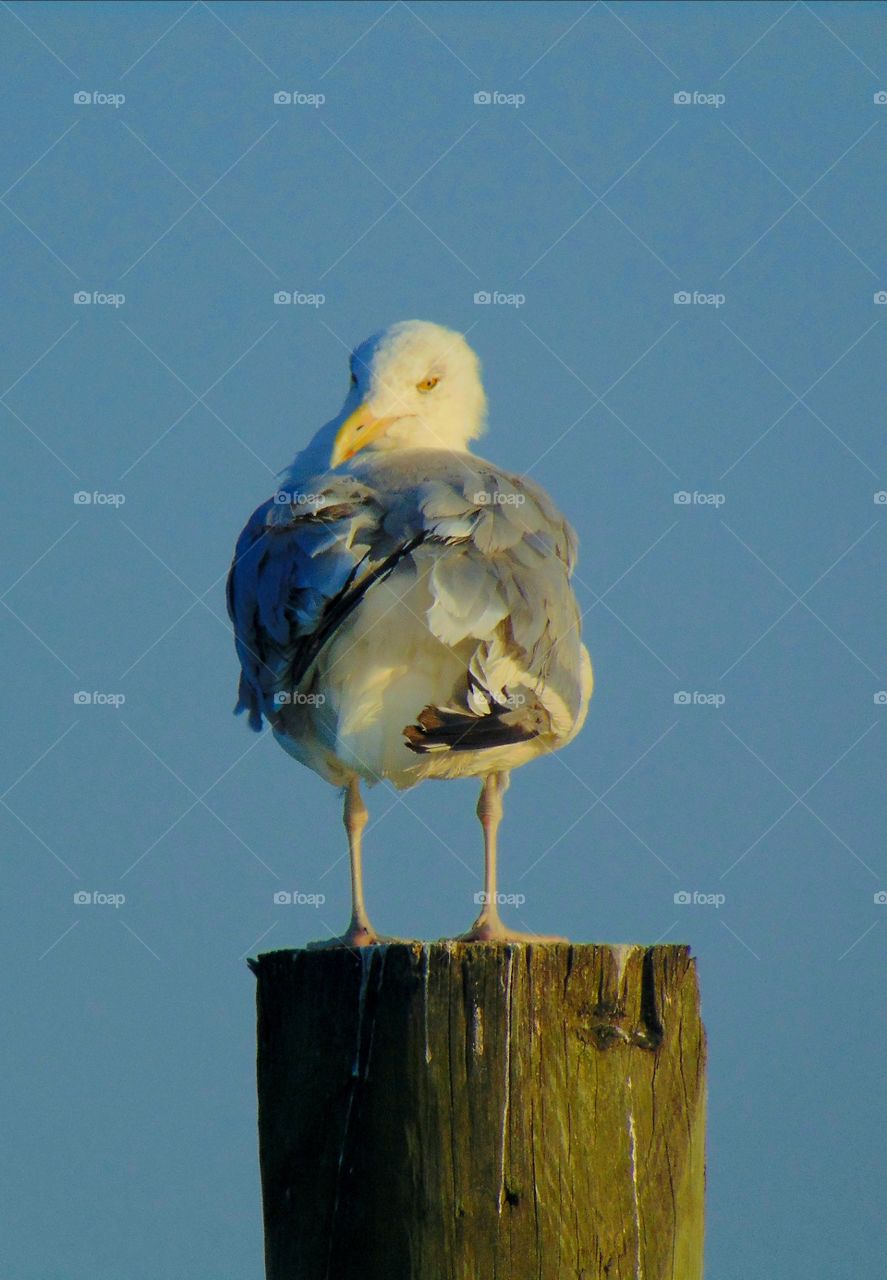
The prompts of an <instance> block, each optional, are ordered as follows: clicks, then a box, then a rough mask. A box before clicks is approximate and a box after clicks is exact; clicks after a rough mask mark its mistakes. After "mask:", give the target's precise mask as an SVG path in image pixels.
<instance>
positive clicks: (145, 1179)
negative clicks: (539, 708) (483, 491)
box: [0, 2, 887, 1280]
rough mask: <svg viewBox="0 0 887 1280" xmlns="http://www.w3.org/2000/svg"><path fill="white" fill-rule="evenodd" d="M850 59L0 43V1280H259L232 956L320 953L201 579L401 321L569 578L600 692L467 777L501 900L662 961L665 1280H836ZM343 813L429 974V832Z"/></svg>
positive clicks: (720, 10) (308, 846) (835, 42)
mask: <svg viewBox="0 0 887 1280" xmlns="http://www.w3.org/2000/svg"><path fill="white" fill-rule="evenodd" d="M884 18H885V12H884V6H883V5H882V4H855V3H849V2H842V3H840V4H805V3H794V4H793V3H785V4H756V3H746V4H687V5H685V4H670V3H655V4H647V3H631V4H624V3H623V4H605V3H597V4H591V5H588V4H582V3H579V4H573V3H544V4H537V3H526V4H517V5H512V4H474V3H471V4H463V3H451V2H448V3H430V4H422V3H417V4H410V5H406V4H400V3H395V4H391V5H386V4H385V3H380V4H375V3H366V4H365V3H355V4H339V3H331V4H324V5H316V4H311V5H308V4H300V3H294V4H293V3H280V4H240V3H230V4H219V3H213V4H209V5H206V4H201V3H196V4H190V5H189V4H184V3H183V4H179V3H169V4H165V3H163V4H160V3H139V4H90V3H78V4H44V3H34V4H28V5H24V4H22V3H13V4H10V5H3V7H2V9H0V27H2V35H3V49H4V53H3V55H2V57H3V60H4V64H5V65H4V72H3V76H2V77H0V96H2V99H3V108H4V109H3V112H2V119H3V125H2V128H3V141H4V147H3V155H4V171H3V179H2V183H0V187H2V188H3V195H2V204H0V234H2V237H3V245H2V249H3V255H2V256H3V263H4V266H3V277H4V287H3V302H4V307H5V311H6V322H7V323H6V339H7V340H6V342H5V343H4V348H3V350H2V352H0V381H2V387H0V392H2V394H0V406H2V412H0V421H2V428H3V441H4V450H5V458H6V462H5V466H4V477H5V486H4V501H3V506H2V521H3V539H4V547H5V551H6V555H5V569H4V578H5V581H4V583H3V585H2V589H0V594H2V603H3V606H4V607H3V609H2V610H0V625H2V639H3V643H4V645H5V653H6V671H7V679H6V695H7V696H6V702H7V708H8V713H9V725H10V728H9V730H8V731H7V733H6V734H5V735H4V737H3V740H2V744H0V753H2V758H3V759H2V777H3V784H2V790H3V796H2V803H3V807H2V808H0V824H2V828H3V839H4V848H5V864H6V892H5V893H4V895H3V906H2V912H3V930H2V936H3V943H2V946H3V952H4V954H3V964H4V971H5V974H6V989H7V998H6V1017H5V1020H4V1021H5V1034H6V1036H7V1037H8V1045H7V1048H6V1052H5V1055H4V1056H5V1061H6V1063H7V1088H6V1091H5V1092H6V1097H7V1103H8V1104H11V1105H10V1112H11V1114H10V1116H9V1118H8V1119H7V1122H6V1130H7V1134H8V1137H7V1142H6V1149H7V1161H6V1172H5V1174H4V1179H5V1183H6V1185H5V1187H4V1193H3V1201H4V1204H5V1206H6V1210H7V1213H8V1215H9V1218H10V1222H9V1225H8V1228H7V1233H6V1235H7V1262H6V1270H5V1275H6V1276H8V1277H9V1280H154V1278H155V1277H156V1276H158V1275H164V1276H167V1277H170V1280H179V1278H181V1280H185V1278H186V1277H187V1280H228V1278H229V1277H230V1278H231V1280H234V1277H237V1280H244V1278H256V1280H257V1278H258V1277H259V1276H260V1275H261V1273H262V1263H261V1224H260V1206H259V1195H258V1176H257V1166H256V1154H255V1114H254V1076H253V1071H254V1012H253V979H252V977H251V975H250V974H249V973H248V971H247V969H246V965H245V962H244V957H245V956H246V955H247V954H254V953H255V952H256V951H257V950H263V949H268V948H271V947H282V946H290V945H300V944H302V943H304V942H305V941H306V940H308V939H309V938H312V937H317V936H322V935H324V934H325V933H327V932H329V931H331V930H333V929H339V928H341V927H342V926H343V925H344V923H345V920H346V918H347V910H348V877H347V866H346V863H345V862H344V860H343V834H342V829H341V825H340V814H339V800H338V797H337V795H336V794H335V792H333V791H332V790H331V789H329V788H328V787H327V786H326V785H325V784H323V783H322V782H321V781H320V780H319V779H317V778H316V777H315V776H314V775H313V774H311V773H309V772H307V771H305V770H303V769H300V768H299V767H298V766H296V765H295V764H294V762H293V761H291V760H290V759H289V758H288V757H286V756H285V755H284V753H283V752H281V751H280V750H279V749H278V748H276V747H275V746H274V744H273V742H271V741H270V740H268V739H267V738H266V737H262V738H256V737H254V736H252V735H250V734H249V733H248V731H247V729H246V727H245V725H244V723H243V721H241V720H236V719H234V717H233V716H232V715H231V709H232V706H233V703H234V697H235V680H236V662H235V658H234V653H233V648H232V644H231V639H230V634H229V631H228V625H227V621H226V618H225V614H224V597H223V588H224V575H225V573H226V570H227V565H228V561H229V559H230V554H231V549H232V546H233V543H234V539H235V537H236V535H237V533H238V531H239V529H240V528H241V525H242V524H243V522H244V520H245V519H246V517H247V515H248V514H249V512H250V511H251V510H252V509H253V507H255V506H256V505H257V504H258V503H259V502H260V501H261V500H262V499H263V498H264V497H266V496H267V494H268V493H269V492H270V491H271V490H272V488H273V487H274V484H275V474H276V473H277V472H278V471H279V470H280V469H282V468H283V467H284V466H285V465H286V464H287V463H288V462H289V460H290V459H291V458H292V456H293V455H294V453H295V452H296V451H297V450H298V449H299V448H300V447H301V445H302V444H303V443H304V442H305V441H306V440H307V439H308V438H309V437H310V436H311V435H312V434H313V432H314V431H315V429H316V428H317V427H318V426H319V425H320V424H321V423H322V422H324V421H326V420H327V419H328V418H329V417H331V416H332V414H333V413H334V412H335V411H336V410H337V409H338V407H339V405H340V404H341V401H342V399H343V397H344V395H345V392H346V389H347V376H348V373H347V351H348V349H349V348H350V346H351V345H352V344H353V343H355V342H357V341H359V340H360V339H362V338H364V337H365V336H367V335H368V334H369V333H371V332H373V331H374V330H376V329H378V328H379V327H381V326H383V325H385V324H387V323H390V322H392V321H395V320H398V319H405V318H412V317H418V318H422V319H429V320H435V321H438V322H440V323H443V324H446V325H450V326H453V327H457V328H459V329H461V330H463V331H465V332H467V333H468V335H469V341H470V342H471V343H472V344H473V345H474V346H475V348H476V350H477V351H478V352H479V354H480V356H481V359H482V361H483V364H484V370H485V382H486V387H487V392H488V395H489V400H490V429H489V432H488V435H487V437H486V438H485V439H484V441H483V442H482V452H483V453H484V454H485V455H486V456H489V457H490V458H492V459H493V460H495V461H496V462H497V463H499V464H501V465H503V466H505V467H507V468H510V469H513V470H516V471H521V472H527V473H529V474H531V475H532V476H533V477H534V478H535V479H536V480H538V481H539V482H541V483H542V484H543V485H545V486H546V487H547V488H548V489H549V491H550V492H551V493H552V495H553V496H554V497H555V498H556V500H557V501H558V503H559V504H560V505H561V506H562V508H563V509H564V510H565V511H566V512H567V513H568V515H569V516H570V518H571V519H572V521H573V522H574V524H575V526H576V528H577V530H578V532H579V536H580V539H581V559H580V563H579V569H578V574H577V583H576V585H577V594H578V597H579V600H580V603H581V606H582V608H583V610H586V611H587V614H586V618H585V623H584V627H585V636H586V642H587V644H588V646H589V648H590V650H591V653H592V658H593V660H594V664H595V671H596V677H597V689H596V692H595V696H594V699H593V703H592V708H591V713H590V716H589V720H588V723H587V726H586V728H585V730H584V732H583V734H582V735H581V737H580V738H579V739H578V740H577V741H576V742H575V743H574V744H573V745H571V747H570V748H569V749H568V750H567V751H565V752H564V753H563V754H562V756H560V757H558V758H555V759H549V760H544V761H540V762H538V763H536V764H534V765H532V766H530V767H528V768H526V769H524V770H523V771H521V772H520V773H518V774H516V775H515V776H514V778H513V783H512V787H511V790H510V792H509V794H508V797H507V801H506V818H505V824H504V827H503V832H502V858H501V870H500V877H501V889H502V891H503V892H510V893H519V894H522V895H523V896H524V897H525V899H526V901H525V903H524V904H523V905H522V906H521V909H520V914H521V919H522V921H523V923H524V925H525V926H529V927H532V928H534V929H538V930H539V931H541V932H552V931H554V932H558V933H565V934H568V935H569V936H570V937H571V938H572V939H573V940H575V941H602V940H615V941H638V942H646V943H651V942H653V941H656V940H667V941H689V942H690V943H691V944H692V946H693V948H694V951H695V954H696V955H697V956H698V960H699V966H700V973H701V982H702V990H703V998H704V1013H705V1018H706V1023H707V1027H708V1031H709V1037H710V1086H709V1087H710V1112H709V1214H708V1274H709V1275H710V1276H712V1277H717V1280H734V1278H735V1280H745V1277H747V1276H749V1275H754V1274H779V1276H780V1277H782V1278H783V1280H795V1278H797V1280H801V1278H802V1277H803V1280H809V1277H812V1276H826V1275H834V1274H842V1275H850V1274H854V1275H866V1274H868V1275H871V1274H873V1273H874V1271H875V1269H876V1267H877V1265H878V1262H879V1261H880V1260H881V1259H882V1258H883V1251H884V1247H885V1241H884V1238H883V1225H882V1226H881V1227H879V1226H878V1222H879V1221H883V1215H881V1214H879V1213H876V1206H875V1199H874V1196H875V1192H874V1187H875V1185H876V1179H875V1178H874V1177H873V1171H874V1168H875V1166H876V1165H877V1164H879V1163H880V1162H881V1161H882V1158H883V1157H882V1141H881V1139H880V1137H879V1133H878V1130H879V1121H880V1114H881V1111H882V1110H883V1102H882V1076H883V1060H884V1058H883V1055H884V1047H885V1046H884V1043H883V1032H884V1019H883V986H884V983H883V971H884V970H883V966H884V946H885V919H887V916H885V913H887V905H885V904H884V903H882V902H879V901H878V900H877V896H876V895H877V894H878V893H880V892H881V891H882V890H885V889H887V877H885V871H884V866H883V833H884V820H885V813H884V786H883V779H884V764H885V733H887V725H885V723H884V722H885V718H887V693H885V694H884V696H883V698H879V697H878V695H879V693H881V692H882V691H884V690H887V661H885V649H884V636H885V623H887V618H885V597H884V589H883V576H884V575H883V564H884V538H885V527H884V526H885V521H887V492H885V491H887V455H885V437H884V430H883V403H884V385H883V382H884V369H885V360H884V337H885V325H884V320H885V319H887V305H885V304H887V294H881V291H882V290H884V289H887V268H885V263H884V234H883V229H884V207H885V173H887V167H885V163H884V128H885V120H887V97H885V94H887V56H885V53H887V51H885V36H884V32H885V26H884ZM75 95H80V99H81V100H77V98H76V96H75ZM83 95H86V100H83ZM275 95H284V97H286V95H289V99H290V100H289V101H283V102H280V101H275ZM476 95H480V99H479V100H476ZM676 95H677V96H676ZM879 98H880V100H879ZM281 292H282V293H285V294H289V295H291V296H292V295H296V299H297V300H296V301H295V302H289V303H275V294H278V293H281ZM478 294H480V295H490V297H491V300H490V301H487V302H484V301H476V300H475V297H476V295H478ZM879 294H881V297H880V299H879ZM76 295H85V296H86V297H88V299H89V301H78V300H77V297H76ZM879 494H883V495H884V501H883V502H882V501H879V500H878V496H877V495H879ZM77 495H81V498H80V500H78V499H77ZM82 495H86V497H87V498H88V499H89V500H88V501H86V500H83V497H82ZM78 695H81V696H79V697H78ZM83 695H86V696H83ZM443 785H446V786H447V788H448V790H447V792H446V798H445V802H444V803H442V801H444V795H445V793H444V792H443V791H442V789H441V788H442V786H443ZM369 802H370V807H371V812H372V821H373V825H372V827H371V828H370V830H369V832H368V836H367V840H366V862H367V868H366V875H367V893H368V899H369V906H370V910H371V913H372V916H373V919H374V921H375V922H376V923H377V924H378V926H379V927H380V928H382V929H385V930H386V931H391V932H396V933H401V934H406V935H412V936H418V937H425V938H435V937H439V936H441V935H444V934H452V933H454V932H457V931H459V930H461V929H463V928H464V927H466V926H467V925H468V924H469V922H470V920H471V918H472V916H473V913H474V902H473V895H474V893H475V892H476V891H477V889H478V888H479V887H480V883H481V882H480V876H481V871H482V857H481V843H480V838H479V837H480V833H479V829H478V827H477V822H476V819H475V817H474V803H475V788H474V785H473V784H470V783H452V784H428V785H426V786H425V787H423V788H420V789H419V790H417V791H414V792H410V793H408V794H406V795H404V796H401V797H397V796H395V795H393V794H392V793H390V792H389V791H387V790H386V789H385V788H382V787H380V788H378V789H376V790H375V791H374V792H373V793H372V794H371V795H370V798H369ZM456 853H458V855H459V858H457V857H456V856H454V854H456ZM460 859H464V860H465V861H467V862H468V863H469V864H470V865H471V866H472V868H473V869H474V873H475V874H474V875H473V876H472V875H470V874H469V873H468V872H466V870H465V868H464V866H463V865H462V864H461V861H460ZM280 891H285V892H290V893H292V892H297V893H302V894H309V895H318V894H322V895H324V897H325V902H324V903H323V905H322V906H321V907H314V906H307V905H301V906H299V905H290V906H281V905H276V904H275V902H274V894H275V893H277V892H280ZM76 894H89V895H92V898H93V900H92V901H90V902H78V901H76V900H75V895H76ZM95 895H99V898H98V900H95ZM121 895H122V899H123V900H121ZM676 895H678V897H677V898H676ZM682 895H689V896H690V901H689V902H686V901H683V900H682ZM712 898H714V899H715V900H716V901H717V902H718V905H714V902H713V901H712V900H711V899H712ZM876 1260H878V1262H876Z"/></svg>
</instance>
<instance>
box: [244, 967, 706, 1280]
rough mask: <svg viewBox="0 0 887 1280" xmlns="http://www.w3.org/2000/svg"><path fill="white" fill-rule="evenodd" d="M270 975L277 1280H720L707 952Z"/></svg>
mask: <svg viewBox="0 0 887 1280" xmlns="http://www.w3.org/2000/svg"><path fill="white" fill-rule="evenodd" d="M250 963H251V966H252V968H253V969H254V971H255V973H256V976H257V978H258V1036H259V1040H258V1095H259V1139H260V1155H261V1172H262V1193H263V1200H264V1216H265V1253H266V1266H267V1276H268V1280H579V1278H580V1277H581V1278H582V1280H628V1278H629V1277H631V1278H632V1280H666V1277H667V1278H668V1280H701V1277H702V1236H703V1191H704V1180H705V1169H704V1135H705V1035H704V1031H703V1028H702V1024H701V1021H700V1016H699V997H698V989H697V983H696V969H695V961H694V960H692V959H691V958H690V955H689V948H688V947H685V946H655V947H647V948H644V947H616V946H591V945H588V946H585V945H583V946H573V945H570V944H568V943H557V944H545V945H541V944H540V945H532V946H530V945H526V944H514V945H508V946H502V945H498V946H497V945H489V944H480V945H479V944H465V943H458V942H443V943H434V944H430V945H422V944H418V943H416V944H397V945H391V946H387V947H376V948H371V949H368V950H365V951H363V952H362V953H360V954H357V953H354V952H351V951H345V950H331V951H275V952H270V953H268V954H266V955H262V956H260V957H259V958H258V960H256V961H251V962H250Z"/></svg>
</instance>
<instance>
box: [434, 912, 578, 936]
mask: <svg viewBox="0 0 887 1280" xmlns="http://www.w3.org/2000/svg"><path fill="white" fill-rule="evenodd" d="M455 941H456V942H567V941H568V939H567V938H561V937H558V936H557V935H556V934H546V933H521V931H520V930H519V929H509V928H508V927H507V926H506V925H505V924H503V923H502V921H501V920H500V919H499V918H498V917H490V916H479V917H478V919H477V920H475V922H474V924H473V925H472V926H471V928H470V929H469V930H468V932H467V933H460V934H458V935H457V937H456V938H455Z"/></svg>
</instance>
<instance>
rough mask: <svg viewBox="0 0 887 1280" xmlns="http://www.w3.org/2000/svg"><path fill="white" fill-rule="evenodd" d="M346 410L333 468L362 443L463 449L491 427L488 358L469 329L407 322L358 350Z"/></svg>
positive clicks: (362, 446)
mask: <svg viewBox="0 0 887 1280" xmlns="http://www.w3.org/2000/svg"><path fill="white" fill-rule="evenodd" d="M352 406H353V407H352ZM345 410H347V411H349V412H348V416H347V417H346V419H345V421H344V423H343V424H342V426H341V427H340V429H339V432H338V434H337V436H336V439H335V442H334V444H333V452H332V457H331V459H330V466H332V467H338V466H339V465H340V464H341V463H343V462H347V461H348V459H349V458H353V457H354V455H355V454H356V453H357V452H358V450H360V449H449V450H456V451H463V450H465V449H467V447H468V442H469V440H473V439H474V438H475V437H476V436H479V435H480V434H481V432H482V431H483V428H484V417H485V414H486V397H485V396H484V389H483V384H482V383H481V376H480V361H479V360H478V358H477V356H476V355H475V354H474V352H473V351H472V350H471V347H469V345H468V343H467V342H466V341H465V339H464V338H463V336H462V334H461V333H456V332H455V331H454V330H452V329H445V328H443V326H442V325H439V324H430V323H429V322H428V321H425V320H402V321H401V322H400V323H399V324H393V325H391V326H390V328H388V329H384V330H383V331H382V332H381V333H376V334H374V335H373V336H372V337H371V338H367V339H366V341H365V342H362V343H361V344H360V346H359V347H357V349H356V350H355V351H354V352H353V354H352V356H351V391H350V392H349V396H348V400H346V402H345Z"/></svg>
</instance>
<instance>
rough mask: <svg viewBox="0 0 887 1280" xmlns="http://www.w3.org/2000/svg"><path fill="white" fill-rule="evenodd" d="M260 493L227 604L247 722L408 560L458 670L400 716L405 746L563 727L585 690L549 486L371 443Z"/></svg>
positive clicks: (567, 540) (271, 710)
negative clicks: (304, 477)
mask: <svg viewBox="0 0 887 1280" xmlns="http://www.w3.org/2000/svg"><path fill="white" fill-rule="evenodd" d="M354 472H355V473H356V474H350V475H345V476H340V475H332V474H330V475H327V476H324V477H322V478H321V479H320V480H318V481H315V482H314V486H313V488H314V489H315V492H312V493H308V494H288V495H284V497H285V498H287V499H299V500H298V501H295V500H293V501H290V500H287V501H283V502H281V501H280V500H279V498H280V496H281V495H278V496H277V498H276V499H273V500H271V501H269V502H266V503H264V504H263V505H262V506H261V507H259V508H258V510H257V511H256V512H255V513H254V514H253V516H252V517H251V519H250V521H249V522H248V524H247V526H246V528H245V529H244V531H243V533H242V534H241V536H240V539H239V541H238V544H237V548H236V551H235V557H234V562H233V564H232V567H231V571H230V574H229V577H228V609H229V613H230V616H231V618H232V621H233V623H234V630H235V640H236V647H237V654H238V657H239V659H240V664H241V672H242V674H241V679H240V697H239V702H238V706H237V710H238V711H243V710H247V711H248V712H249V719H250V725H251V726H252V727H253V728H254V729H260V728H261V725H262V718H263V716H264V717H266V718H269V719H272V720H273V718H274V716H275V711H276V709H277V707H278V706H279V703H278V701H277V700H278V698H280V697H281V695H285V694H286V693H288V692H290V691H292V690H295V689H296V688H297V687H298V685H299V682H300V681H301V680H302V679H303V678H304V677H305V676H306V674H308V672H309V670H310V668H311V666H312V664H313V662H314V660H315V659H316V657H317V656H318V654H319V653H320V651H321V650H322V649H323V647H324V645H326V644H327V642H328V641H329V640H330V639H331V638H332V637H333V636H334V635H335V634H336V633H337V632H338V630H339V628H340V627H342V626H343V625H346V624H347V620H348V619H349V618H350V617H351V616H352V615H353V614H354V612H355V610H358V609H359V608H360V605H361V602H362V600H363V599H364V597H365V596H366V593H367V592H368V591H370V590H372V588H373V586H374V585H375V584H376V583H378V582H380V581H382V580H384V579H385V578H386V577H388V575H389V574H391V573H392V572H394V571H395V570H396V569H397V567H398V566H399V565H400V564H401V563H402V562H403V561H405V560H409V561H411V562H412V566H413V568H414V569H415V571H416V572H417V573H424V574H425V575H427V581H428V586H429V592H430V604H429V607H428V610H427V616H426V620H427V624H428V628H429V631H430V632H431V634H432V635H434V636H435V637H436V638H437V639H438V640H439V641H440V642H441V643H442V644H444V645H446V646H448V647H449V648H451V649H457V650H458V652H459V653H460V654H464V676H463V679H462V681H461V682H460V683H459V684H458V685H457V687H456V688H455V689H447V690H442V693H441V702H440V704H439V705H436V706H434V707H431V706H429V707H425V708H418V707H417V709H416V715H417V723H416V724H415V725H410V726H405V728H404V733H405V736H406V739H407V743H408V745H409V746H411V747H412V749H413V750H414V751H417V752H420V753H421V752H426V751H432V750H434V751H439V750H460V749H461V750H469V749H470V750H478V749H481V748H483V747H490V746H501V745H503V744H504V743H507V742H513V741H519V740H521V739H524V738H529V737H535V736H537V735H538V734H550V735H552V736H553V737H554V738H555V739H558V740H565V739H566V738H568V737H570V736H572V734H573V733H575V732H576V731H577V730H578V728H579V726H580V724H581V721H582V717H583V716H584V710H585V705H586V704H587V701H588V695H589V693H590V683H591V675H590V667H589V664H588V657H587V654H586V653H585V650H584V649H583V647H582V644H581V641H580V637H579V613H578V608H577V605H576V601H575V598H574V596H573V592H572V589H571V586H570V581H569V580H570V573H571V570H572V565H573V561H574V558H575V550H576V543H575V537H574V535H573V533H572V530H571V529H570V527H569V526H568V525H567V523H566V521H565V520H564V519H563V517H562V516H561V515H560V513H559V512H558V511H557V509H556V508H555V507H554V505H553V504H552V502H551V500H550V499H549V498H548V496H547V495H546V494H545V493H544V491H542V490H541V489H539V488H538V487H537V486H536V485H534V484H532V483H531V482H529V481H527V480H524V479H519V478H517V477H514V476H509V475H508V474H506V473H505V472H503V471H500V470H499V469H498V468H495V467H493V466H492V465H491V464H487V463H484V462H481V461H480V460H478V459H475V458H473V457H466V458H465V460H464V461H463V460H462V459H454V456H453V455H451V454H438V453H437V452H431V451H423V453H422V455H421V456H420V455H418V454H416V453H411V454H398V455H396V456H391V457H386V456H385V455H378V456H377V457H376V458H375V459H371V460H368V461H366V462H364V464H363V465H362V466H360V467H355V468H354Z"/></svg>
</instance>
